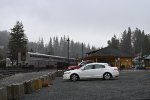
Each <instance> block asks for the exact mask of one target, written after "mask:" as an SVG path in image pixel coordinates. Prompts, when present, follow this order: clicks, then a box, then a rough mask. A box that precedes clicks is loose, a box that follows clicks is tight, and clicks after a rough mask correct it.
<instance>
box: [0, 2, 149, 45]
mask: <svg viewBox="0 0 150 100" xmlns="http://www.w3.org/2000/svg"><path fill="white" fill-rule="evenodd" d="M17 20H18V21H22V23H23V25H24V29H25V33H26V34H27V37H28V39H29V40H30V41H38V39H39V37H43V39H44V42H45V43H48V41H49V38H50V37H53V36H58V37H61V36H64V35H66V36H69V38H70V39H73V40H74V41H80V42H85V43H89V44H90V45H94V46H96V47H101V46H106V45H107V41H108V40H109V39H111V37H112V36H113V35H114V34H116V35H117V37H120V33H122V32H123V31H124V30H125V29H127V28H128V27H129V26H130V27H131V29H135V28H136V27H138V28H139V29H142V30H145V33H147V34H148V33H150V0H0V30H8V31H10V29H11V28H13V26H14V25H15V24H16V21H17Z"/></svg>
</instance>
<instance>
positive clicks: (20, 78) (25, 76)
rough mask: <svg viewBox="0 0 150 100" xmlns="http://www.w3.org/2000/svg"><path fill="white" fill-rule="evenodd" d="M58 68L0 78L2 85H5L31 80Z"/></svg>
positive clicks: (0, 85)
mask: <svg viewBox="0 0 150 100" xmlns="http://www.w3.org/2000/svg"><path fill="white" fill-rule="evenodd" d="M54 71H56V70H48V71H40V72H30V73H18V74H15V75H12V76H10V77H6V78H3V79H1V80H0V87H4V86H7V85H10V84H13V83H21V82H24V81H26V80H31V79H34V78H38V77H40V76H42V75H45V74H47V73H49V72H54Z"/></svg>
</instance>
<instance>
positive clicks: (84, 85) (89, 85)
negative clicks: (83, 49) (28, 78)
mask: <svg viewBox="0 0 150 100" xmlns="http://www.w3.org/2000/svg"><path fill="white" fill-rule="evenodd" d="M143 99H144V100H145V99H146V100H147V99H150V71H121V72H120V77H119V79H118V80H117V79H113V80H108V81H106V80H102V79H92V80H90V79H87V80H80V81H77V82H70V81H64V80H62V78H61V77H59V78H56V79H55V81H54V82H53V86H50V87H47V88H43V89H41V90H40V91H38V92H36V93H33V94H28V95H25V97H24V98H23V99H22V100H143Z"/></svg>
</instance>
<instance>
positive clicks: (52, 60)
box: [25, 52, 77, 68]
mask: <svg viewBox="0 0 150 100" xmlns="http://www.w3.org/2000/svg"><path fill="white" fill-rule="evenodd" d="M76 62H77V61H76V59H74V58H69V64H70V65H74V64H76ZM25 64H26V65H25V67H29V68H36V67H40V68H45V67H47V68H57V67H58V66H64V65H67V64H68V58H66V57H61V56H54V55H46V54H40V53H33V52H27V54H26V61H25Z"/></svg>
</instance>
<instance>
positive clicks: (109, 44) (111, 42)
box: [107, 35, 119, 49]
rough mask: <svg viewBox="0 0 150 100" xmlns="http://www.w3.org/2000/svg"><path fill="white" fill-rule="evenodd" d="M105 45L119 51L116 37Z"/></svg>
mask: <svg viewBox="0 0 150 100" xmlns="http://www.w3.org/2000/svg"><path fill="white" fill-rule="evenodd" d="M107 43H108V46H110V47H113V48H115V49H119V39H117V37H116V35H114V37H112V38H111V40H109V41H108V42H107Z"/></svg>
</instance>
